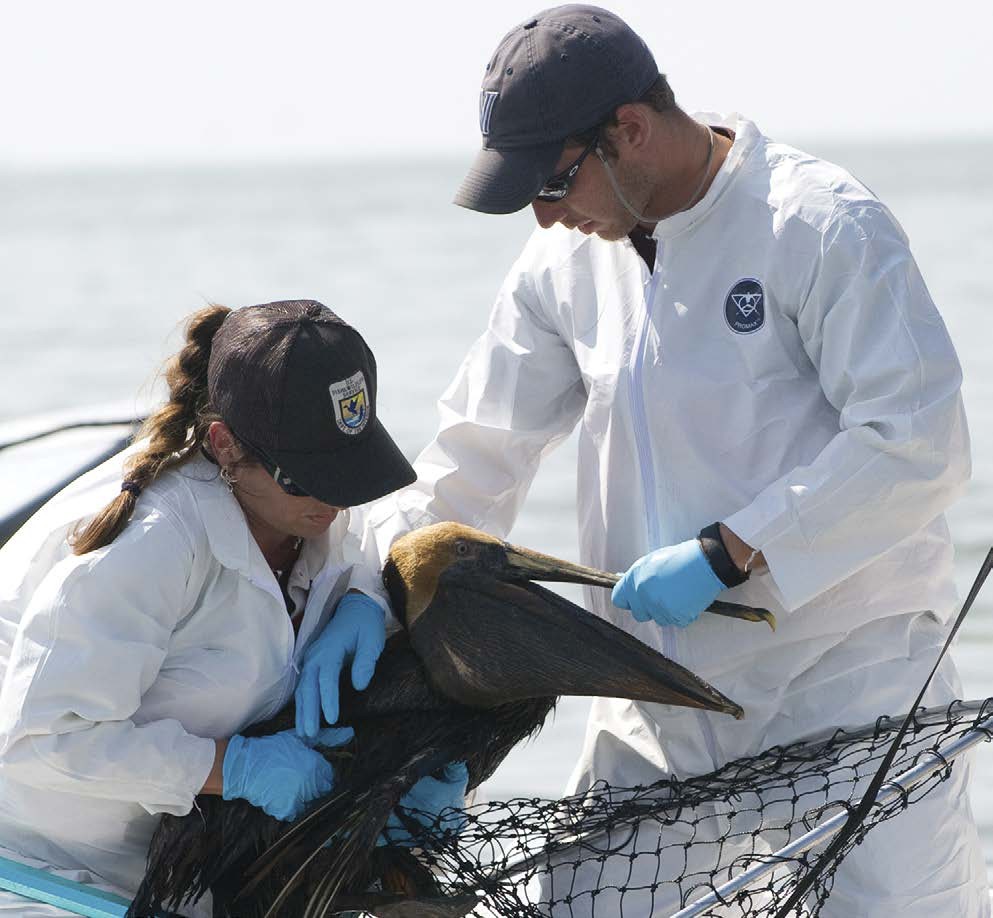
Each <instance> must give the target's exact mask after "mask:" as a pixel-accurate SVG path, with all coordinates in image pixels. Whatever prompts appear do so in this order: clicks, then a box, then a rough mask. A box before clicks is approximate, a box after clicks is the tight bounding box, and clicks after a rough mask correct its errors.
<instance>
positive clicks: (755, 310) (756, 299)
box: [724, 277, 765, 335]
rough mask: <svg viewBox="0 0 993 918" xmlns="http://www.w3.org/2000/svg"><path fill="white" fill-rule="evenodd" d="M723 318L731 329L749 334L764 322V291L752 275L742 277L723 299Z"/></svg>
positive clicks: (741, 333) (740, 333)
mask: <svg viewBox="0 0 993 918" xmlns="http://www.w3.org/2000/svg"><path fill="white" fill-rule="evenodd" d="M724 318H725V319H726V320H727V323H728V327H729V328H730V329H731V331H733V332H736V333H737V334H739V335H750V334H751V333H752V332H756V331H758V330H759V329H760V328H761V327H762V324H763V323H764V322H765V292H764V291H763V290H762V284H761V283H760V282H759V281H757V280H755V278H754V277H745V278H742V279H741V280H740V281H738V283H736V284H735V285H734V286H733V287H732V288H731V290H730V292H729V293H728V295H727V297H726V298H725V300H724Z"/></svg>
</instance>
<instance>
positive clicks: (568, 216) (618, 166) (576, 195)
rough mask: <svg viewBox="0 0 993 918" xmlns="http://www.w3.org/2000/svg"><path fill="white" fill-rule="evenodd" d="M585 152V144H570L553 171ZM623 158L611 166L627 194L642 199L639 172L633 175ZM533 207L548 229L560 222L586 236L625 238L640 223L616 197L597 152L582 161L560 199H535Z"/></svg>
mask: <svg viewBox="0 0 993 918" xmlns="http://www.w3.org/2000/svg"><path fill="white" fill-rule="evenodd" d="M582 152H583V147H582V146H578V145H575V144H569V145H567V146H566V147H565V149H563V151H562V155H561V156H560V157H559V160H558V162H557V163H556V164H555V169H554V170H553V173H552V174H553V175H554V174H557V173H559V172H561V171H563V170H565V169H568V168H569V166H570V165H571V164H572V163H573V162H575V160H576V157H578V156H579V155H580V154H581V153H582ZM622 160H623V156H621V157H619V158H618V159H617V160H615V161H614V162H613V163H612V164H611V165H612V168H613V169H614V172H615V174H616V175H617V178H618V181H619V182H620V184H621V187H622V189H624V191H625V193H628V192H629V191H630V193H631V194H630V198H629V199H631V200H634V201H636V202H639V201H640V199H641V197H642V195H641V194H640V193H639V192H640V190H641V189H640V188H639V187H638V186H639V185H640V184H642V183H641V182H639V180H638V178H637V176H636V175H632V174H630V173H631V170H630V169H628V168H627V167H626V166H625V164H624V163H623V161H622ZM531 206H532V208H534V216H535V219H536V220H537V221H538V224H539V225H540V226H542V227H543V228H545V229H548V228H549V227H550V226H554V225H555V224H556V223H561V224H562V225H563V226H565V227H567V228H568V229H578V230H579V231H580V232H581V233H585V234H586V235H589V234H590V233H596V234H597V235H598V236H599V237H600V238H601V239H606V240H607V241H608V242H614V241H616V240H618V239H623V238H624V237H625V236H626V235H627V234H628V233H629V232H631V230H632V229H634V227H635V225H636V222H637V221H636V220H635V219H634V217H632V216H631V214H629V213H628V212H627V210H625V209H624V207H623V205H622V204H621V202H620V201H618V200H617V196H616V195H615V194H614V191H613V189H612V188H611V187H610V182H609V181H608V179H607V176H606V174H605V172H604V168H603V163H602V162H601V161H600V159H599V157H598V156H597V155H596V154H593V155H590V156H588V157H587V158H586V159H585V160H584V161H583V164H582V166H581V167H580V169H579V171H578V172H577V173H576V175H575V178H574V179H573V181H572V185H571V186H570V188H569V193H568V194H567V195H566V196H565V197H564V198H563V199H562V200H561V201H556V202H554V203H551V202H547V203H546V202H544V201H533V202H532V203H531ZM636 206H637V205H636Z"/></svg>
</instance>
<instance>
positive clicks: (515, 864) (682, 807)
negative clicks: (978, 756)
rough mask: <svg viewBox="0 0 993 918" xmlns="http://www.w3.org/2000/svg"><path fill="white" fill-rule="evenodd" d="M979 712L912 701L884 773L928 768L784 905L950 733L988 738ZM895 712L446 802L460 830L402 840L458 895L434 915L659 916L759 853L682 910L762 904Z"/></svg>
mask: <svg viewBox="0 0 993 918" xmlns="http://www.w3.org/2000/svg"><path fill="white" fill-rule="evenodd" d="M990 717H993V699H987V700H986V701H981V702H980V701H976V702H955V703H953V704H951V705H950V706H948V707H947V708H942V709H940V710H929V711H925V710H923V709H921V710H920V711H918V712H917V713H916V715H915V717H914V721H913V724H912V727H911V729H910V730H909V731H908V733H907V735H906V736H905V738H904V740H903V742H902V744H901V748H900V750H899V752H898V754H897V756H896V758H895V760H894V763H893V766H892V768H891V770H890V772H889V775H890V777H891V778H892V777H895V776H896V775H899V774H901V773H903V772H905V771H906V770H907V769H909V768H911V767H913V766H914V765H917V764H919V763H920V762H921V761H922V759H927V760H928V761H934V760H936V761H937V762H938V763H939V764H940V766H941V767H940V768H939V769H938V770H937V771H936V772H935V773H933V774H932V775H930V776H929V777H927V778H926V779H924V780H922V781H921V782H920V783H918V784H917V785H915V786H913V787H911V788H909V789H908V790H905V791H901V792H900V793H899V794H897V795H896V796H895V797H894V799H893V800H891V801H890V802H887V803H880V804H877V805H876V806H874V807H873V809H872V811H871V812H870V815H869V817H868V818H867V819H866V820H865V822H864V823H863V824H862V826H861V827H860V828H859V829H858V831H857V832H856V833H855V835H854V836H853V837H852V839H851V840H850V842H849V843H848V845H846V846H845V847H844V848H843V849H842V851H841V852H840V854H839V856H837V857H836V858H834V859H833V862H832V863H830V864H826V865H825V867H824V869H823V870H822V872H821V873H820V875H819V876H818V878H817V880H816V882H815V883H814V885H813V887H812V889H811V891H810V893H809V894H808V895H807V896H806V897H805V900H804V901H803V902H802V903H801V904H800V905H798V906H796V907H795V908H793V909H791V911H790V913H789V914H790V915H795V916H798V918H799V916H815V915H817V914H818V913H819V912H820V910H821V907H822V905H823V903H824V902H825V901H826V899H827V897H828V896H829V894H830V892H831V887H832V883H833V880H834V876H835V872H836V870H837V869H838V866H839V865H840V863H841V862H842V860H843V859H844V857H845V855H846V854H847V853H848V852H849V851H850V850H851V849H852V847H854V846H856V845H858V844H860V843H861V842H862V840H863V839H864V838H865V835H866V834H867V833H868V832H870V831H872V830H873V828H874V827H875V826H877V825H879V824H880V823H882V822H884V821H886V820H889V819H891V818H893V817H894V816H895V815H897V814H898V813H899V812H901V811H902V810H903V809H905V808H906V807H908V806H912V805H913V804H914V803H916V802H917V801H918V800H920V799H921V798H923V797H925V796H927V795H928V794H930V793H932V792H933V791H934V789H935V788H936V787H937V786H938V785H940V783H941V782H942V781H943V780H945V779H946V778H947V777H948V776H949V774H950V771H951V769H952V768H953V767H954V760H953V756H951V755H948V754H946V753H947V750H948V747H949V744H950V743H952V741H954V740H956V739H957V738H960V737H964V736H965V735H966V734H967V733H969V731H974V732H973V734H972V735H974V736H982V737H983V738H984V739H987V740H988V739H990V737H991V736H993V733H991V730H990V723H986V721H988V720H989V718H990ZM902 720H903V718H902V717H901V718H899V719H891V718H888V717H881V718H880V719H879V720H878V721H876V723H875V724H872V725H870V726H868V727H865V728H862V729H860V730H855V731H844V730H838V731H836V732H835V733H834V734H832V735H831V736H827V737H822V738H819V739H813V740H807V741H804V742H797V743H793V744H791V745H788V746H781V747H774V748H771V749H768V750H766V751H765V752H763V753H761V754H760V755H757V756H755V757H753V758H747V759H739V760H736V761H734V762H731V763H729V764H728V765H726V766H724V767H723V768H721V769H719V770H717V771H715V772H712V773H711V774H707V775H703V776H701V777H698V778H692V779H689V780H685V781H677V780H673V779H668V780H663V781H659V782H657V783H655V784H651V785H648V786H644V787H631V788H618V787H611V786H608V785H606V784H603V783H599V784H596V785H594V786H593V787H592V788H591V789H590V790H589V791H588V792H586V793H584V794H581V795H577V796H573V797H566V798H563V799H560V800H543V799H537V798H535V799H515V800H508V801H500V802H493V803H484V804H478V805H475V806H471V807H468V808H466V809H465V810H464V811H460V812H459V813H457V814H456V815H457V817H458V818H457V820H455V821H457V822H458V823H460V824H461V831H456V830H455V828H454V825H453V818H452V814H451V813H449V814H447V815H446V814H443V815H442V817H440V818H439V819H437V820H435V821H434V822H433V824H432V825H431V827H430V828H429V829H425V830H423V831H422V834H421V835H420V837H419V839H418V841H419V842H420V844H421V847H420V848H419V849H418V850H417V851H416V852H415V853H416V856H417V858H418V859H419V860H420V861H421V863H422V864H423V865H424V866H426V867H428V868H430V869H431V870H432V871H433V872H434V873H435V875H436V876H437V877H438V882H439V887H440V890H439V891H440V892H441V894H442V896H443V897H444V898H445V899H448V900H449V901H451V902H462V903H469V904H468V905H467V906H463V907H461V908H457V909H454V910H453V911H451V912H447V913H446V914H453V915H454V914H471V915H477V916H490V915H500V916H521V918H524V916H539V915H541V916H546V915H553V916H556V918H559V916H580V915H583V916H587V915H598V916H625V915H627V916H639V918H644V916H647V915H650V914H661V915H670V914H674V913H676V912H678V911H679V910H680V909H682V908H684V907H687V906H689V905H691V904H692V903H695V902H697V901H698V900H699V899H700V898H701V897H703V896H705V895H706V894H707V893H710V892H712V891H714V890H717V889H718V888H719V887H720V886H721V885H722V884H724V883H725V882H726V881H728V880H730V879H731V878H733V877H737V876H739V875H740V874H741V873H742V872H744V871H746V870H748V869H750V868H753V867H755V866H756V865H758V864H763V865H766V866H767V867H768V868H771V869H769V872H768V873H766V874H765V875H764V876H762V877H760V878H759V879H757V880H756V881H755V882H753V883H751V884H750V885H749V886H748V887H747V888H745V889H742V890H739V891H737V892H734V893H730V894H727V893H725V894H724V895H723V896H721V897H719V898H718V901H717V902H716V904H714V905H713V906H712V907H708V908H703V907H701V908H700V910H699V911H696V912H694V914H700V915H713V916H717V915H720V916H727V915H740V916H752V915H754V916H758V915H760V914H761V915H772V914H775V913H776V912H777V911H778V910H779V909H780V908H781V907H782V906H783V905H784V904H785V903H786V900H787V899H788V897H789V896H790V894H791V893H792V892H793V890H794V889H795V887H796V884H797V882H798V881H799V879H800V878H801V877H802V876H803V875H804V874H805V873H806V872H807V871H808V870H809V869H811V867H813V866H814V865H816V863H817V861H818V858H819V857H820V854H819V852H820V851H822V850H823V848H824V847H825V845H824V844H820V845H818V846H817V847H815V848H813V849H811V850H809V851H807V852H806V853H803V854H798V855H796V856H793V857H782V856H781V855H779V854H777V852H779V851H780V849H782V848H783V847H784V846H786V845H788V844H790V843H792V842H794V841H795V840H796V839H797V838H798V837H800V836H802V835H804V834H805V833H807V832H808V831H809V830H811V829H812V828H813V827H814V826H815V825H817V824H818V823H821V822H822V821H823V820H825V819H826V818H829V817H830V816H832V815H835V814H837V813H839V812H843V811H846V810H847V809H848V808H850V807H851V806H852V805H853V804H854V803H856V802H857V801H858V799H859V798H860V796H861V794H862V792H863V791H864V789H865V787H866V786H867V785H868V783H869V781H870V780H871V778H872V776H873V774H874V773H875V771H876V770H877V768H878V766H879V763H880V761H881V760H882V758H883V756H884V755H885V754H886V752H887V749H888V747H889V745H890V744H891V742H892V740H893V738H894V735H895V734H896V732H897V730H898V729H899V726H900V724H901V722H902ZM976 731H978V732H976ZM943 749H944V750H946V753H943V752H942V750H943ZM925 754H927V755H925ZM423 818H426V817H423ZM473 903H475V904H473ZM439 914H440V913H439Z"/></svg>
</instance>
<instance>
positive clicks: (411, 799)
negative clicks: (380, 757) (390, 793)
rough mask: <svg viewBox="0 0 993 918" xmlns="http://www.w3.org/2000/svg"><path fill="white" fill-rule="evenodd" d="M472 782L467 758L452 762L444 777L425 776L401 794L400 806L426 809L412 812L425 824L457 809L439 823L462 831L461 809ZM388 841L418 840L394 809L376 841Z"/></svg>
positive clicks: (463, 823) (405, 841)
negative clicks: (469, 784)
mask: <svg viewBox="0 0 993 918" xmlns="http://www.w3.org/2000/svg"><path fill="white" fill-rule="evenodd" d="M468 783H469V769H468V768H466V765H465V762H452V763H450V764H448V765H446V766H445V767H444V769H443V771H442V777H441V778H440V779H439V778H432V777H431V776H430V775H428V776H427V777H425V778H421V780H420V781H418V782H417V783H416V784H415V785H414V786H413V787H412V788H411V789H410V790H409V791H407V793H406V794H404V795H403V796H402V797H401V798H400V806H402V807H405V808H406V809H408V810H418V811H422V812H414V813H411V814H410V815H412V816H413V817H414V818H415V819H416V820H417V821H418V822H420V823H421V824H422V825H425V826H430V825H433V824H434V820H435V817H437V815H438V814H439V813H443V812H444V811H445V810H455V811H456V812H452V813H448V814H446V815H444V816H442V818H441V820H440V823H439V824H440V826H441V827H442V828H444V829H453V830H454V831H456V832H458V831H460V830H461V829H462V826H463V825H465V816H464V815H463V814H462V812H461V810H462V807H464V806H465V789H466V785H467V784H468ZM387 842H389V843H391V844H394V845H408V846H410V845H413V844H414V840H413V839H412V838H411V837H410V833H409V832H408V831H407V830H406V829H405V828H404V827H403V823H401V822H400V820H399V819H397V817H396V815H395V814H394V813H390V818H389V819H387V820H386V825H385V826H384V828H383V832H382V834H381V835H380V836H379V840H378V841H377V842H376V844H377V845H383V844H386V843H387Z"/></svg>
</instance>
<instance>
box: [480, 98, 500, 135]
mask: <svg viewBox="0 0 993 918" xmlns="http://www.w3.org/2000/svg"><path fill="white" fill-rule="evenodd" d="M498 95H500V93H498V92H494V91H493V90H492V89H484V90H483V91H482V92H481V93H480V94H479V130H480V132H481V133H482V134H483V136H484V137H485V136H486V135H487V134H489V132H490V117H491V116H492V115H493V105H494V104H495V103H496V100H497V96H498Z"/></svg>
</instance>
